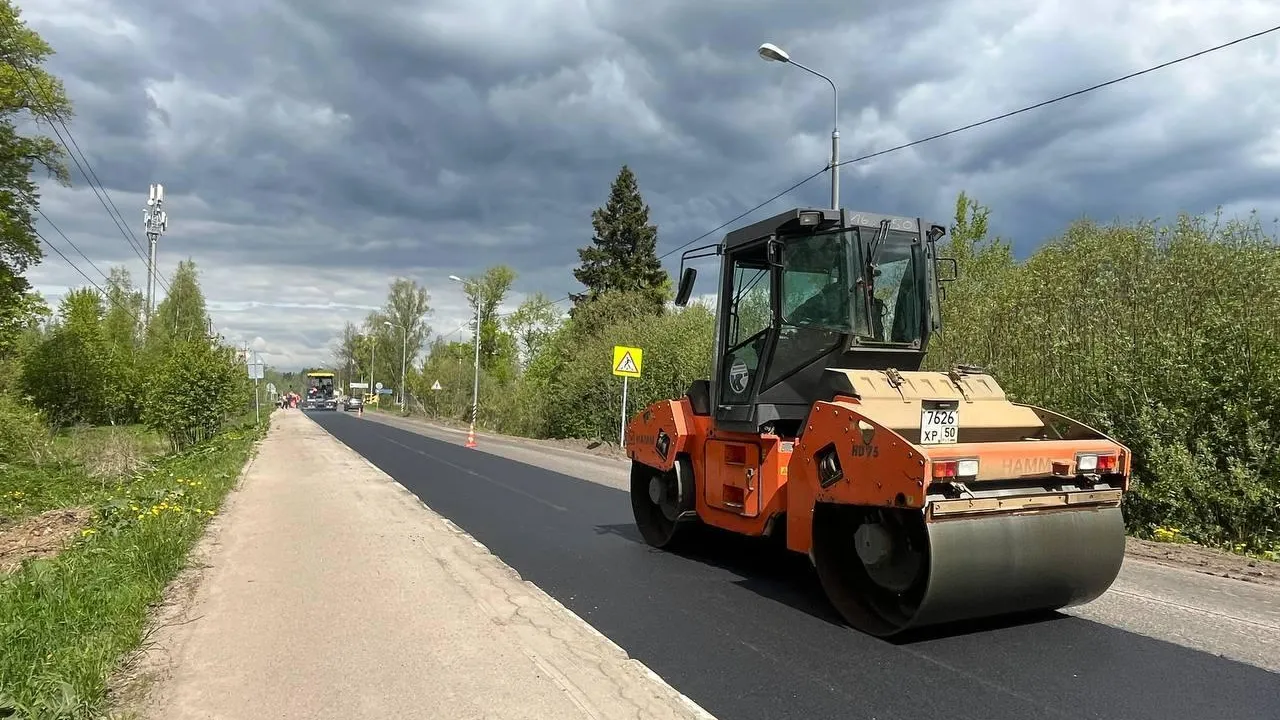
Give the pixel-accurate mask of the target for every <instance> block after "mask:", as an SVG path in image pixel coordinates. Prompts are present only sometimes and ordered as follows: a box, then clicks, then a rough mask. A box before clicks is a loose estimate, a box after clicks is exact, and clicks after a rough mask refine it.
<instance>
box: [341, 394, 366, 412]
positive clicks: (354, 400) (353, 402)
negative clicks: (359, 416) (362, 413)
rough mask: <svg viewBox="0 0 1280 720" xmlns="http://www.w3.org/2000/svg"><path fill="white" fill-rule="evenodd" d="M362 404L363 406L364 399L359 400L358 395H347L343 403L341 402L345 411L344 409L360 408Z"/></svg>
mask: <svg viewBox="0 0 1280 720" xmlns="http://www.w3.org/2000/svg"><path fill="white" fill-rule="evenodd" d="M363 406H364V401H363V400H361V399H360V398H358V397H349V398H347V401H346V402H345V403H343V404H342V409H343V410H344V411H346V410H359V409H360V408H361V407H363Z"/></svg>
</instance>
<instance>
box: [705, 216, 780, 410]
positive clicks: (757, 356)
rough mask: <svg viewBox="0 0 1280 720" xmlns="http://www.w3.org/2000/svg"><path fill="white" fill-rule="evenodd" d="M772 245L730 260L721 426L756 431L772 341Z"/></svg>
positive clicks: (724, 300) (719, 394) (720, 372)
mask: <svg viewBox="0 0 1280 720" xmlns="http://www.w3.org/2000/svg"><path fill="white" fill-rule="evenodd" d="M765 249H766V241H764V240H761V241H760V242H758V243H753V244H752V245H750V246H746V247H744V248H741V249H739V250H737V251H735V253H734V254H733V256H731V257H730V258H729V259H728V260H727V261H726V266H727V267H726V269H727V270H728V272H727V275H726V277H725V278H724V280H723V282H722V283H721V286H720V308H721V312H720V318H719V327H718V328H717V331H718V335H719V337H720V339H721V342H720V343H718V347H720V348H723V354H722V355H721V357H720V358H719V362H717V363H716V366H717V377H716V383H715V404H716V407H715V412H714V416H715V420H716V426H717V427H723V428H724V429H730V430H740V431H743V432H755V430H756V428H755V426H754V423H753V422H752V421H753V420H754V419H755V402H756V395H757V394H758V393H759V388H760V374H761V372H762V371H763V370H764V366H765V357H766V355H767V353H768V348H769V342H770V340H772V333H771V332H770V330H771V329H772V324H773V323H772V320H773V308H772V297H773V278H772V274H773V273H772V269H771V266H770V264H769V262H768V261H767V259H766V256H765Z"/></svg>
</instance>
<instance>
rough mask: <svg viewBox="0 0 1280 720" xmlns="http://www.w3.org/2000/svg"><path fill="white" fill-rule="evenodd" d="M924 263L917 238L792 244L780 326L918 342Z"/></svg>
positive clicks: (839, 238) (872, 233) (845, 235)
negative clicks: (922, 267)
mask: <svg viewBox="0 0 1280 720" xmlns="http://www.w3.org/2000/svg"><path fill="white" fill-rule="evenodd" d="M921 262H922V254H921V243H920V237H919V235H918V234H916V233H908V232H901V231H893V230H891V231H889V232H888V233H887V234H883V235H880V234H879V233H877V231H876V229H874V228H857V229H851V230H846V231H842V232H837V233H826V234H822V235H811V236H808V237H796V238H789V239H787V241H786V249H785V251H784V253H783V263H782V265H783V267H782V303H781V305H782V308H781V309H782V321H783V325H784V326H791V327H795V328H815V329H822V330H828V331H834V332H838V333H847V334H852V335H856V336H857V337H858V338H859V339H860V340H861V341H863V342H874V343H881V342H883V343H893V344H907V345H910V344H916V343H919V341H920V340H921V330H922V326H923V317H922V312H923V308H922V307H921V302H920V300H921V298H922V297H923V293H922V291H921V282H922V273H921V272H920V265H921ZM868 278H869V279H870V283H868V282H866V280H867V279H868ZM868 291H869V292H868Z"/></svg>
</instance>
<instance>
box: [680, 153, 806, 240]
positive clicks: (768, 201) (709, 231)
mask: <svg viewBox="0 0 1280 720" xmlns="http://www.w3.org/2000/svg"><path fill="white" fill-rule="evenodd" d="M826 171H827V168H822V169H821V170H819V171H817V172H815V173H813V174H812V175H810V176H809V177H807V178H805V179H803V180H801V181H800V182H797V183H795V184H794V185H792V186H791V187H789V188H787V189H786V190H782V191H779V192H778V193H776V194H774V196H773V197H771V198H769V199H768V200H765V201H764V202H762V203H758V204H756V205H755V206H753V207H752V208H751V209H750V210H746V211H744V212H741V213H739V214H738V215H736V216H735V217H733V218H730V219H729V220H725V221H724V222H722V223H720V224H719V225H717V226H715V227H713V228H711V229H710V230H708V231H706V232H704V233H702V234H701V235H699V236H698V237H696V238H694V239H692V240H689V241H688V242H685V243H683V244H681V245H679V246H677V247H674V248H672V249H671V250H668V251H667V252H665V253H663V254H662V255H659V256H658V259H659V260H661V259H663V258H665V257H667V256H668V255H672V254H674V253H676V252H678V251H680V250H683V249H684V248H686V247H688V246H690V245H692V244H694V243H696V242H698V241H699V240H701V239H703V238H705V237H706V236H708V235H710V234H711V233H714V232H716V231H717V230H720V229H722V228H724V227H727V226H728V225H730V224H732V223H735V222H737V221H739V220H741V219H742V218H744V217H746V216H748V215H750V214H751V213H753V212H755V211H757V210H759V209H760V208H762V207H764V206H765V205H768V204H769V203H771V202H773V201H774V200H777V199H778V198H780V197H782V196H783V195H786V194H787V193H790V192H792V191H794V190H795V189H796V188H798V187H800V186H801V185H804V184H805V183H807V182H809V181H810V180H812V179H814V178H816V177H818V176H819V175H821V174H822V173H824V172H826Z"/></svg>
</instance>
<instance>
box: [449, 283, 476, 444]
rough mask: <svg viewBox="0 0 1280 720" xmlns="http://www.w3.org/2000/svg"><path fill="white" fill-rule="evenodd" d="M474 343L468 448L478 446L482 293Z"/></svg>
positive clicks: (465, 284)
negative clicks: (477, 423)
mask: <svg viewBox="0 0 1280 720" xmlns="http://www.w3.org/2000/svg"><path fill="white" fill-rule="evenodd" d="M449 279H450V280H452V281H454V282H456V283H462V285H463V287H466V286H467V285H470V283H468V282H467V281H466V280H463V279H462V278H460V277H458V276H457V275H450V276H449ZM472 342H473V343H475V346H476V360H475V364H476V366H475V380H473V381H472V384H471V429H470V430H468V431H467V447H475V446H476V415H477V414H479V412H480V292H479V291H478V290H477V292H476V331H475V336H474V337H473V338H472Z"/></svg>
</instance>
